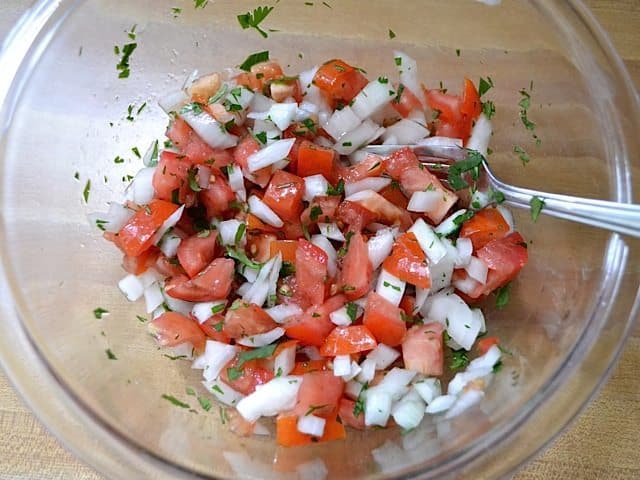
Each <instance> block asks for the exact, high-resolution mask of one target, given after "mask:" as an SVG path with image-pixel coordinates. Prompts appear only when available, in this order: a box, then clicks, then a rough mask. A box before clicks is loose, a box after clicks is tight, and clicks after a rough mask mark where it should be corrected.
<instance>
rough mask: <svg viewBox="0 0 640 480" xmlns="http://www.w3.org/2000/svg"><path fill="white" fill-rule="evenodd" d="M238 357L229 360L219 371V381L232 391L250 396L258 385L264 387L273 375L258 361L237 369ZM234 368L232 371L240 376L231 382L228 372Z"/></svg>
mask: <svg viewBox="0 0 640 480" xmlns="http://www.w3.org/2000/svg"><path fill="white" fill-rule="evenodd" d="M237 365H238V357H236V358H234V359H233V360H231V361H230V362H229V363H227V365H226V366H225V367H224V368H223V369H222V370H221V371H220V379H221V380H222V381H223V382H224V383H226V384H227V385H229V386H230V387H231V388H233V389H234V390H236V391H238V392H240V393H242V394H244V395H250V394H252V393H253V392H255V390H256V387H257V386H258V385H264V384H265V383H267V382H268V381H269V380H272V379H273V377H274V375H273V372H272V371H271V370H269V369H268V368H265V367H264V366H263V365H262V364H261V362H260V361H259V360H249V361H248V362H245V363H243V364H242V366H241V367H238V366H237ZM230 368H234V371H236V372H239V373H240V375H239V376H238V377H237V378H234V379H233V380H230V379H229V370H228V369H230Z"/></svg>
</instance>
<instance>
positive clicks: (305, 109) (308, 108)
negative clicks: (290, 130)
mask: <svg viewBox="0 0 640 480" xmlns="http://www.w3.org/2000/svg"><path fill="white" fill-rule="evenodd" d="M319 111H320V107H318V105H316V104H315V103H311V102H306V101H305V102H302V103H301V104H300V105H298V109H297V110H296V122H301V121H303V120H306V119H307V118H311V117H312V116H314V115H317V114H318V112H319Z"/></svg>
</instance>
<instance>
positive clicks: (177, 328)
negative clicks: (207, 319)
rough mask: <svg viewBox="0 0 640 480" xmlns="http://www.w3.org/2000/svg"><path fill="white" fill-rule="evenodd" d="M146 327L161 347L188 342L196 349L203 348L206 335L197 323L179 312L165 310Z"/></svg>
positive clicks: (200, 349)
mask: <svg viewBox="0 0 640 480" xmlns="http://www.w3.org/2000/svg"><path fill="white" fill-rule="evenodd" d="M147 328H148V329H149V333H151V335H152V336H153V337H154V338H155V339H156V340H157V342H158V344H159V345H161V346H163V347H175V346H177V345H182V344H183V343H187V342H189V343H191V344H192V345H193V347H194V348H195V349H196V350H197V351H199V352H201V351H202V350H204V344H205V340H206V337H205V336H204V333H203V332H202V330H200V327H199V326H198V323H197V322H196V321H195V320H193V319H192V318H189V317H185V316H184V315H182V314H180V313H177V312H165V313H163V314H162V315H160V316H159V317H157V318H155V319H154V320H152V321H151V322H150V323H149V324H148V326H147Z"/></svg>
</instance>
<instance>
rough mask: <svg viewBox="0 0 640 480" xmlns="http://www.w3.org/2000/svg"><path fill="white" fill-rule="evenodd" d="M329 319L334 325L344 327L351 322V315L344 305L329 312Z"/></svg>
mask: <svg viewBox="0 0 640 480" xmlns="http://www.w3.org/2000/svg"><path fill="white" fill-rule="evenodd" d="M329 319H330V320H331V323H333V324H334V325H338V326H340V327H346V326H348V325H351V323H353V322H352V320H351V317H350V316H349V314H348V313H347V306H346V305H345V306H343V307H340V308H339V309H337V310H334V311H333V312H331V313H330V314H329Z"/></svg>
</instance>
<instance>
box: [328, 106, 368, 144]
mask: <svg viewBox="0 0 640 480" xmlns="http://www.w3.org/2000/svg"><path fill="white" fill-rule="evenodd" d="M358 125H360V118H358V116H357V115H356V114H355V113H354V112H353V110H352V109H351V107H344V108H343V109H342V110H335V111H334V112H333V114H331V117H330V118H329V121H328V122H327V123H326V124H325V125H324V130H325V131H326V132H327V133H328V134H329V135H331V136H332V137H333V138H334V139H335V140H340V138H342V137H343V136H344V135H345V134H346V133H348V132H351V131H352V130H355V129H356V128H357V127H358Z"/></svg>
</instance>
